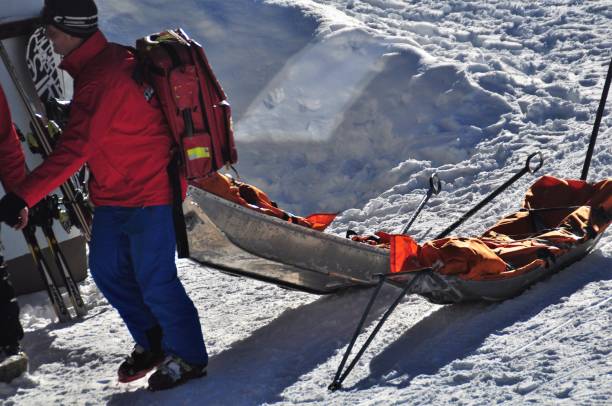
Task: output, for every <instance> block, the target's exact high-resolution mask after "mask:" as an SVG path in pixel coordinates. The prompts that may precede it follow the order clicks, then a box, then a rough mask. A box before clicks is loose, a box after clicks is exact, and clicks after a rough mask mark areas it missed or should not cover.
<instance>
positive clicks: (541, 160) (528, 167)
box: [434, 151, 544, 240]
mask: <svg viewBox="0 0 612 406" xmlns="http://www.w3.org/2000/svg"><path fill="white" fill-rule="evenodd" d="M536 156H537V157H538V158H539V162H538V163H537V165H536V166H535V167H534V168H532V167H531V161H532V160H533V158H535V157H536ZM543 164H544V158H543V157H542V153H541V152H539V151H538V152H534V153H533V154H531V155H529V157H527V162H526V163H525V167H524V168H523V169H521V170H520V171H519V172H517V173H516V174H515V175H514V176H513V177H512V178H510V179H509V180H508V181H506V183H504V184H503V185H501V186H500V187H498V188H497V189H495V190H494V191H493V192H492V193H491V194H490V195H489V196H487V197H485V198H484V199H483V200H482V201H481V202H480V203H478V204H477V205H476V206H474V208H472V209H471V210H470V211H468V212H467V213H465V214H464V215H463V216H461V218H460V219H459V220H457V221H455V222H454V223H453V224H451V225H450V226H449V227H448V228H447V229H446V230H444V231H442V232H441V233H440V234H438V235H437V236H436V237H435V238H434V239H435V240H437V239H440V238H444V237H446V236H447V235H448V234H449V233H450V232H452V231H453V230H454V229H456V228H457V227H459V226H460V225H461V224H463V222H464V221H465V220H467V219H468V218H470V217H472V216H473V215H474V213H476V212H477V211H478V210H480V209H481V208H482V207H483V206H484V205H486V204H487V203H489V202H490V201H491V200H493V199H494V198H495V197H496V196H497V195H499V194H500V193H501V192H503V191H504V190H506V189H507V188H508V186H510V185H511V184H513V183H514V182H516V181H517V180H518V179H519V178H520V177H521V176H523V175H524V174H526V173H527V172H529V173H535V172H537V171H538V170H539V169H540V168H541V167H542V165H543Z"/></svg>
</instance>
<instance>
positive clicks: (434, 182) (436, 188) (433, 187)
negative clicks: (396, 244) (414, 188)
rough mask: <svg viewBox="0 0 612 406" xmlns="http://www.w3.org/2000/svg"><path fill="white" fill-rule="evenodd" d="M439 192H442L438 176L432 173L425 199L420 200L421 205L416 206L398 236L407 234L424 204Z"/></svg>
mask: <svg viewBox="0 0 612 406" xmlns="http://www.w3.org/2000/svg"><path fill="white" fill-rule="evenodd" d="M441 190H442V183H441V182H440V178H439V177H438V174H437V173H435V172H434V173H433V174H432V175H431V176H430V177H429V190H428V191H427V194H426V195H425V197H423V200H421V203H419V205H418V206H417V209H416V210H415V212H414V214H413V215H412V217H411V218H410V220H409V221H408V224H406V226H405V227H404V228H402V231H401V232H400V234H406V233H407V232H408V230H409V229H410V226H411V225H412V223H414V220H416V218H417V216H418V215H419V213H421V210H423V207H424V206H425V203H427V201H428V200H429V198H430V197H431V196H432V195H437V194H438V193H440V191H441Z"/></svg>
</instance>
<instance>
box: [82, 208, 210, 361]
mask: <svg viewBox="0 0 612 406" xmlns="http://www.w3.org/2000/svg"><path fill="white" fill-rule="evenodd" d="M175 249H176V240H175V236H174V228H173V220H172V208H171V206H151V207H136V208H132V207H111V206H101V207H96V211H95V215H94V220H93V229H92V237H91V242H90V245H89V267H90V270H91V275H92V277H93V279H94V281H95V282H96V285H97V286H98V288H99V289H100V291H101V292H102V293H103V294H104V296H105V297H106V299H107V300H108V301H109V302H110V304H111V305H112V306H113V307H114V308H115V309H117V311H118V312H119V315H120V316H121V318H122V319H123V321H124V322H125V324H126V326H127V328H128V330H129V331H130V333H131V335H132V337H133V338H134V341H135V342H136V343H137V344H140V345H141V346H142V347H144V348H146V349H149V348H151V346H150V343H149V342H148V339H147V335H146V331H147V330H149V329H151V328H153V327H155V326H157V325H159V326H161V328H162V331H163V341H162V347H163V349H164V351H165V352H166V354H174V355H176V356H178V357H180V358H182V359H183V360H185V361H187V362H189V363H192V364H199V365H206V364H207V363H208V355H207V353H206V347H205V345H204V338H203V336H202V329H201V327H200V319H199V316H198V312H197V310H196V308H195V306H194V305H193V302H192V301H191V299H189V297H188V296H187V293H186V292H185V289H184V288H183V285H182V284H181V282H180V280H179V279H178V277H177V272H176V264H175V262H174V252H175Z"/></svg>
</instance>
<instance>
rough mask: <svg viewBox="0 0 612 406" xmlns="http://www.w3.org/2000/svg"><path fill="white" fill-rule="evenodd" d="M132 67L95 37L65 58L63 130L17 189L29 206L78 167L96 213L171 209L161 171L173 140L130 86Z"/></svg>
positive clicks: (130, 59) (123, 52)
mask: <svg viewBox="0 0 612 406" xmlns="http://www.w3.org/2000/svg"><path fill="white" fill-rule="evenodd" d="M135 64H136V60H135V59H134V56H133V55H132V53H131V52H130V51H129V50H128V49H127V48H125V47H123V46H121V45H117V44H112V43H109V42H108V41H107V40H106V38H105V37H104V35H103V34H102V33H101V32H100V31H98V32H96V33H95V34H94V35H93V36H92V37H90V38H88V39H87V40H86V41H85V42H84V43H83V44H82V45H81V46H80V47H78V48H77V49H75V50H74V51H72V52H71V53H70V54H68V55H67V56H66V57H65V58H64V60H63V61H62V63H61V65H60V68H62V69H64V70H66V71H67V72H68V73H69V74H70V75H71V76H72V77H73V78H74V98H73V101H72V107H71V111H70V117H69V120H68V124H67V125H66V128H65V129H64V133H63V134H62V136H61V137H60V140H59V141H58V144H57V146H56V147H55V150H54V151H53V153H52V154H51V155H50V156H49V157H48V158H47V159H46V160H45V161H44V163H43V164H41V165H40V166H39V167H37V168H36V170H34V171H33V172H32V174H30V175H29V176H28V177H27V179H26V180H25V181H24V182H23V183H22V184H21V185H19V187H18V189H17V190H16V193H17V194H18V195H19V196H20V197H21V198H23V199H24V200H25V201H26V203H27V204H28V206H30V207H31V206H32V205H34V204H36V202H38V201H39V200H40V199H42V198H43V197H44V196H46V195H47V194H48V193H49V192H51V191H52V190H54V189H55V188H57V187H58V186H59V185H61V184H62V183H63V182H64V181H65V180H66V179H68V178H69V177H70V176H71V175H72V174H74V173H75V172H76V171H77V170H78V169H79V168H80V167H81V166H82V165H83V164H84V163H87V164H88V166H89V169H90V171H91V178H90V180H89V192H90V198H91V201H92V202H93V203H94V205H97V206H122V207H144V206H155V205H163V204H170V203H171V202H172V193H171V184H170V179H169V176H168V172H167V170H166V167H167V166H168V163H169V161H170V150H171V146H172V142H173V141H172V138H171V135H170V132H169V130H168V126H167V124H166V119H165V117H164V115H163V113H162V111H161V109H160V108H158V107H157V106H155V105H153V104H151V103H149V102H147V100H146V99H145V96H144V93H143V89H142V88H141V87H140V86H139V85H138V84H137V83H136V81H135V80H134V79H133V78H132V75H133V71H134V67H135Z"/></svg>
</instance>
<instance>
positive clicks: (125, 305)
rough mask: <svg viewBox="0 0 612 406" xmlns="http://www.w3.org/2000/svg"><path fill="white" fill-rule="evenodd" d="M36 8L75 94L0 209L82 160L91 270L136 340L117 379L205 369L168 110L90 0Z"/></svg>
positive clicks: (5, 212) (157, 384)
mask: <svg viewBox="0 0 612 406" xmlns="http://www.w3.org/2000/svg"><path fill="white" fill-rule="evenodd" d="M42 17H43V21H44V24H45V29H46V32H47V36H48V37H49V39H50V40H51V41H52V42H53V45H54V49H55V51H56V52H58V53H59V54H60V55H63V61H62V63H61V65H60V68H62V69H64V70H66V71H67V72H68V73H69V74H70V75H71V76H72V77H73V78H74V99H73V101H72V105H71V111H70V116H69V118H68V124H67V125H66V128H65V129H64V133H63V135H62V137H61V139H60V140H59V142H58V144H57V146H56V148H55V150H54V151H53V154H51V155H50V156H49V157H48V158H47V159H46V160H45V162H44V163H43V164H42V165H40V166H39V167H38V168H36V170H34V171H33V172H32V173H31V174H30V175H29V176H28V177H27V178H26V179H25V181H24V182H22V183H21V184H20V185H19V187H18V188H16V189H15V190H14V191H13V192H14V193H9V194H7V195H6V196H5V197H4V198H3V199H2V200H1V201H0V219H2V218H3V220H4V221H7V222H8V223H14V222H15V221H16V219H17V218H18V215H17V213H18V211H19V210H21V209H23V208H24V207H32V206H33V205H34V204H36V202H38V201H39V200H40V199H42V198H43V197H44V196H46V195H47V194H48V193H49V192H51V191H52V190H54V189H55V188H56V187H58V186H59V185H60V184H62V183H63V182H64V181H65V180H66V179H68V177H70V176H71V175H72V174H73V173H74V172H76V171H77V170H78V169H79V168H80V167H81V166H82V165H83V164H84V163H87V164H88V166H89V169H90V172H91V179H90V181H89V192H90V199H91V201H92V202H93V204H94V205H95V206H96V208H95V214H94V220H93V226H92V238H91V242H90V251H89V266H90V270H91V275H92V277H93V279H94V281H95V282H96V284H97V286H98V288H99V289H100V290H101V291H102V293H103V294H104V295H105V297H106V298H107V299H108V301H109V302H110V303H111V304H112V305H113V306H114V307H115V308H116V309H117V311H118V312H119V314H120V315H121V317H122V318H123V320H124V322H125V324H126V326H127V328H128V330H129V331H130V333H131V335H132V337H133V338H134V341H135V342H136V346H135V348H134V351H133V352H132V354H131V355H130V356H129V357H128V358H127V359H126V360H125V362H124V363H123V364H121V366H120V367H119V380H120V381H121V382H128V381H131V380H134V379H138V378H140V377H143V376H144V375H145V374H146V373H147V372H148V371H149V370H151V369H153V368H154V367H155V366H156V365H158V364H159V363H160V362H161V364H160V365H159V366H158V368H157V371H156V372H155V373H154V374H153V375H151V377H150V378H149V388H150V389H152V390H159V389H166V388H169V387H173V386H176V385H178V384H180V383H182V382H184V381H185V380H187V379H191V378H196V377H201V376H204V375H205V374H206V365H207V363H208V356H207V353H206V347H205V345H204V339H203V337H202V331H201V327H200V322H199V317H198V313H197V310H196V308H195V306H194V305H193V303H192V302H191V300H190V299H189V297H188V296H187V294H186V292H185V290H184V288H183V286H182V284H181V282H180V281H179V279H178V278H177V272H176V264H175V262H174V258H175V256H174V255H175V248H176V241H175V236H174V229H173V220H172V208H171V203H172V193H171V183H170V179H169V176H168V172H167V166H168V164H169V162H170V158H171V148H172V144H173V140H172V138H171V135H170V132H169V129H168V126H167V124H166V120H165V117H164V116H163V113H162V111H161V109H160V108H159V106H158V105H156V104H155V103H156V102H157V100H156V99H155V98H153V99H152V100H151V102H149V101H147V99H146V98H145V95H144V89H143V87H141V86H140V85H139V84H137V83H136V81H135V80H134V79H133V78H132V75H133V72H134V69H135V67H136V60H135V58H134V55H133V54H132V52H130V51H129V50H128V49H127V48H125V47H123V46H120V45H117V44H111V43H109V42H107V40H106V38H105V37H104V35H103V34H102V32H100V31H99V30H98V29H97V8H96V5H95V3H94V2H93V0H46V1H45V7H44V9H43V16H42ZM164 356H165V358H164ZM162 361H163V362H162Z"/></svg>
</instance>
